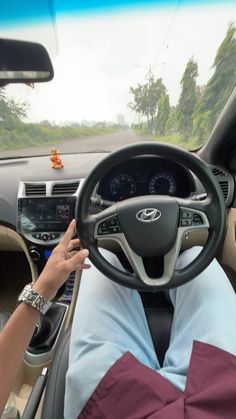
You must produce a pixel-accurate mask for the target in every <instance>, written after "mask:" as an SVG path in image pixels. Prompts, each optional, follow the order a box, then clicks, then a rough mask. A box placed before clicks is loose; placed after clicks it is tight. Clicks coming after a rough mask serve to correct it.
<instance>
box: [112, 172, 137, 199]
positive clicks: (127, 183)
mask: <svg viewBox="0 0 236 419" xmlns="http://www.w3.org/2000/svg"><path fill="white" fill-rule="evenodd" d="M110 191H111V194H112V196H113V198H114V199H115V200H117V201H122V200H123V199H127V198H131V197H132V196H134V195H135V192H136V183H135V181H134V179H133V178H132V176H129V175H126V174H121V175H117V176H116V177H114V178H113V179H112V180H111V182H110Z"/></svg>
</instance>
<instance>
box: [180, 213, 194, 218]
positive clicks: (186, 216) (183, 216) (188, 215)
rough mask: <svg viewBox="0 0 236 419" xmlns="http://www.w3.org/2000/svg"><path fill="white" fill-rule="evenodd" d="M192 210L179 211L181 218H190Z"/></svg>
mask: <svg viewBox="0 0 236 419" xmlns="http://www.w3.org/2000/svg"><path fill="white" fill-rule="evenodd" d="M192 215H193V214H192V212H191V211H182V212H181V218H188V219H189V218H192Z"/></svg>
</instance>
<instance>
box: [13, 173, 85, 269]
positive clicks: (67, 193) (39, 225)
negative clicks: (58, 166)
mask: <svg viewBox="0 0 236 419" xmlns="http://www.w3.org/2000/svg"><path fill="white" fill-rule="evenodd" d="M80 183H81V182H80V180H77V181H64V182H63V183H62V182H56V181H55V182H51V181H45V182H40V183H39V182H30V183H24V182H20V187H19V193H18V200H17V220H16V225H17V232H18V233H19V234H20V235H21V236H23V237H24V239H25V240H26V243H27V246H28V249H29V253H30V256H31V258H32V259H33V260H34V262H35V263H36V264H37V266H38V268H39V269H40V270H41V269H42V268H43V266H44V265H45V263H46V261H47V258H48V257H49V256H50V253H51V251H52V249H53V247H55V246H56V245H57V244H58V243H59V241H60V240H61V238H62V237H63V234H64V233H65V231H66V229H67V227H68V225H69V223H70V221H71V220H72V219H73V218H74V217H75V206H76V202H77V199H78V192H79V186H80ZM29 186H30V188H29ZM54 192H56V195H60V196H54Z"/></svg>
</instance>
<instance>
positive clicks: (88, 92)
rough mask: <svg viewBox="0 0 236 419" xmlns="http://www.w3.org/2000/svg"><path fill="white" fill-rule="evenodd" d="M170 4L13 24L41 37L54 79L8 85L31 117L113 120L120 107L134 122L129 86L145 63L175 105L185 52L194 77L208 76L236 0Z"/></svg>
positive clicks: (235, 13)
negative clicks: (195, 65)
mask: <svg viewBox="0 0 236 419" xmlns="http://www.w3.org/2000/svg"><path fill="white" fill-rule="evenodd" d="M176 4H177V1H173V6H172V7H168V8H166V9H164V8H163V7H162V8H156V9H155V8H152V9H151V8H150V7H149V9H146V10H145V9H143V8H142V9H140V10H136V11H134V9H132V10H126V11H123V12H118V11H115V12H113V13H112V12H109V13H106V14H102V13H101V12H100V13H99V14H93V15H90V16H88V15H87V16H86V15H84V16H79V15H77V16H75V15H74V16H72V17H68V16H67V17H66V18H63V17H60V18H58V19H57V22H56V28H53V27H52V25H51V26H50V27H48V26H47V25H44V26H43V27H38V26H36V27H35V28H31V27H28V28H27V29H25V28H20V30H19V29H17V30H16V29H15V30H13V29H11V31H10V32H8V34H9V35H11V34H14V35H15V36H17V37H21V38H26V39H27V38H31V39H36V40H38V41H41V42H42V43H44V44H46V46H47V48H48V50H49V52H50V54H51V55H52V61H53V66H54V70H55V77H54V80H53V81H52V82H49V83H45V84H44V85H42V84H41V85H36V86H35V88H34V89H33V90H32V89H30V88H27V87H24V86H12V87H11V88H10V89H9V90H10V92H11V94H15V95H16V97H19V95H21V97H22V98H23V99H24V100H27V101H28V102H29V103H30V109H29V112H28V113H29V116H30V117H31V119H32V120H43V119H49V120H52V121H55V122H63V121H78V122H79V121H81V120H83V119H86V120H97V121H98V120H116V115H117V114H118V113H121V114H124V115H125V117H126V119H127V121H128V122H132V120H133V118H134V115H133V114H132V113H131V112H130V111H129V109H128V108H127V103H128V102H129V101H130V100H131V99H132V98H131V96H130V94H129V88H130V86H131V85H132V86H135V85H136V84H137V83H143V82H144V81H145V75H146V74H147V72H148V68H149V66H150V65H151V66H152V70H153V73H154V75H155V76H156V77H162V79H163V81H164V83H165V85H166V87H167V89H168V92H169V95H170V102H171V104H173V105H175V104H176V103H177V101H178V97H179V93H180V80H181V77H182V74H183V71H184V69H185V66H186V63H187V61H188V60H189V58H190V57H194V59H195V60H196V61H197V62H198V65H199V77H198V83H199V84H204V83H206V82H207V80H208V79H209V77H210V75H211V74H212V70H211V65H212V63H213V60H214V57H215V53H216V50H217V48H218V46H219V44H220V43H221V41H222V40H223V38H224V36H225V34H226V31H227V27H228V24H229V22H230V21H233V22H235V21H236V2H231V3H229V4H225V2H222V5H215V6H206V5H205V6H203V5H200V4H199V6H191V7H190V6H189V7H186V6H184V2H183V5H182V7H180V8H178V9H176ZM0 34H1V32H0Z"/></svg>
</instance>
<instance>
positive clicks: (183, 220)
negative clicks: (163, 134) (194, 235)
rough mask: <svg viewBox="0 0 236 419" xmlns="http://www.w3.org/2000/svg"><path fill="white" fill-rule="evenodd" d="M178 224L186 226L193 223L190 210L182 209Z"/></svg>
mask: <svg viewBox="0 0 236 419" xmlns="http://www.w3.org/2000/svg"><path fill="white" fill-rule="evenodd" d="M179 224H180V226H181V227H188V226H191V225H193V213H192V211H188V210H184V209H182V210H181V212H180V223H179Z"/></svg>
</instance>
